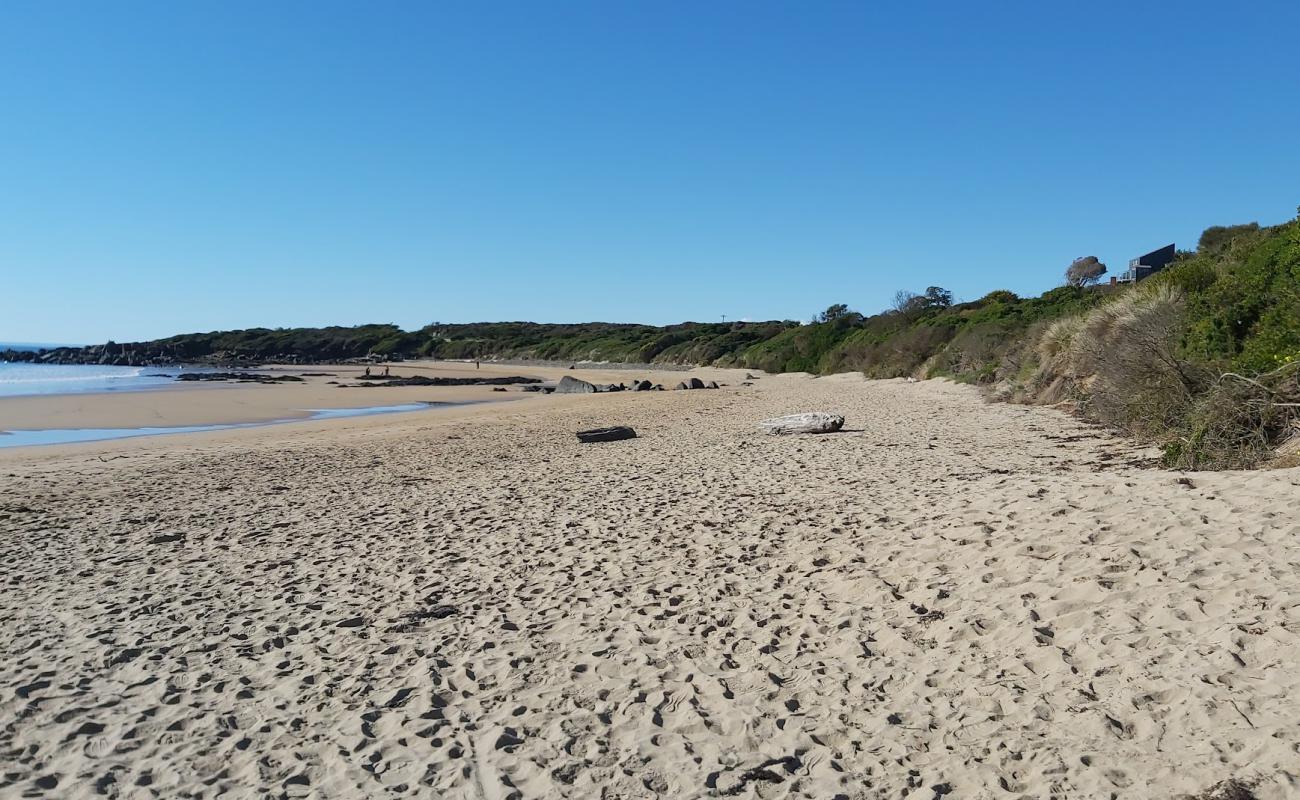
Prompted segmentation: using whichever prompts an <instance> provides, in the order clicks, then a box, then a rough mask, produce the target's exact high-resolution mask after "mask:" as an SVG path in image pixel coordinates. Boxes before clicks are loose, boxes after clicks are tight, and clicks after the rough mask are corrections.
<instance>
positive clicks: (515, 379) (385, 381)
mask: <svg viewBox="0 0 1300 800" xmlns="http://www.w3.org/2000/svg"><path fill="white" fill-rule="evenodd" d="M566 377H567V376H566ZM357 380H360V381H365V382H366V383H367V384H368V385H370V386H513V385H516V384H537V383H541V380H540V379H539V378H525V377H523V376H521V375H513V376H509V377H504V378H443V377H438V378H430V377H428V376H427V375H359V376H357Z"/></svg>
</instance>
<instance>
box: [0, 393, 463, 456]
mask: <svg viewBox="0 0 1300 800" xmlns="http://www.w3.org/2000/svg"><path fill="white" fill-rule="evenodd" d="M454 405H462V404H460V403H404V404H402V405H397V406H366V407H363V408H311V409H305V410H307V411H310V412H311V416H310V417H305V418H302V419H299V418H290V419H275V420H271V421H269V422H240V423H230V424H226V425H177V426H174V427H168V428H162V427H159V428H49V429H46V430H39V431H6V430H0V447H32V446H34V445H48V444H71V443H73V442H100V441H104V440H107V439H130V438H133V437H136V436H158V435H160V434H167V433H201V432H203V431H227V430H233V429H235V428H259V427H262V426H263V425H282V424H285V423H289V422H307V421H309V420H314V419H339V418H341V417H368V416H371V415H374V414H396V413H398V412H403V411H421V410H423V409H426V408H433V407H436V406H454Z"/></svg>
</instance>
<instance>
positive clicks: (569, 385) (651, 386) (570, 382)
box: [524, 375, 719, 394]
mask: <svg viewBox="0 0 1300 800" xmlns="http://www.w3.org/2000/svg"><path fill="white" fill-rule="evenodd" d="M676 388H677V389H717V388H719V386H718V383H717V381H709V382H708V383H705V382H704V381H702V380H700V379H699V378H690V379H689V380H687V381H682V382H681V383H679V384H677V387H676ZM524 391H529V392H551V391H553V392H555V393H556V394H599V393H603V392H662V391H664V387H663V385H662V384H658V383H651V382H650V381H646V380H634V381H632V383H631V385H627V384H624V383H591V382H589V381H584V380H582V379H580V378H575V377H573V376H572V375H565V376H564V377H563V378H561V379H560V382H559V383H558V384H556V385H555V388H554V389H550V388H549V387H540V386H539V387H525V388H524Z"/></svg>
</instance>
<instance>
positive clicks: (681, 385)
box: [673, 381, 691, 391]
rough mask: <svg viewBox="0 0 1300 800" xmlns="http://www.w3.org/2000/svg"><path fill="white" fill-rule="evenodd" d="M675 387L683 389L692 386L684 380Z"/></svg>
mask: <svg viewBox="0 0 1300 800" xmlns="http://www.w3.org/2000/svg"><path fill="white" fill-rule="evenodd" d="M673 388H674V389H676V390H677V391H681V390H683V389H689V388H691V387H689V386H687V385H686V381H682V382H681V383H679V384H677V385H676V386H675V387H673Z"/></svg>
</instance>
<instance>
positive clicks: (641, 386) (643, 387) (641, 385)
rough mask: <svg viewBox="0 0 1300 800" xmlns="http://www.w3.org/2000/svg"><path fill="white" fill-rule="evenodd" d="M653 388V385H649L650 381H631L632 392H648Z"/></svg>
mask: <svg viewBox="0 0 1300 800" xmlns="http://www.w3.org/2000/svg"><path fill="white" fill-rule="evenodd" d="M653 388H654V384H652V383H650V381H632V391H634V392H648V391H650V390H651V389H653Z"/></svg>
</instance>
